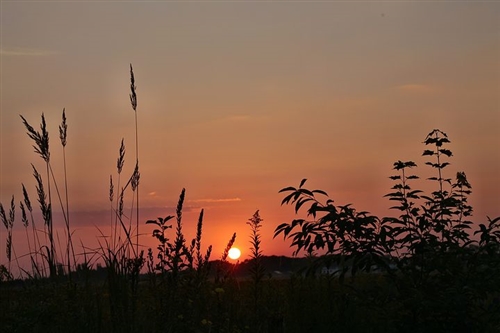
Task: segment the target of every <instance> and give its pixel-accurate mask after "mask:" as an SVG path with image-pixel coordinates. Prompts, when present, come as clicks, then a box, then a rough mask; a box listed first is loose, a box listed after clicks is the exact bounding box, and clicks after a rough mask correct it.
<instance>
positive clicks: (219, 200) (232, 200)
mask: <svg viewBox="0 0 500 333" xmlns="http://www.w3.org/2000/svg"><path fill="white" fill-rule="evenodd" d="M190 201H191V202H207V203H218V202H238V201H241V199H240V198H223V199H196V200H190Z"/></svg>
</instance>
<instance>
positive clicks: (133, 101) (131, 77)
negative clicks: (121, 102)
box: [130, 64, 137, 112]
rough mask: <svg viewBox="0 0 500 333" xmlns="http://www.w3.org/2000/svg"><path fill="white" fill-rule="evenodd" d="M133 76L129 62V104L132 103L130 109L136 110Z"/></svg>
mask: <svg viewBox="0 0 500 333" xmlns="http://www.w3.org/2000/svg"><path fill="white" fill-rule="evenodd" d="M136 88H137V87H136V86H135V78H134V69H133V68H132V64H130V104H132V109H134V111H136V112H137V95H136V93H135V89H136Z"/></svg>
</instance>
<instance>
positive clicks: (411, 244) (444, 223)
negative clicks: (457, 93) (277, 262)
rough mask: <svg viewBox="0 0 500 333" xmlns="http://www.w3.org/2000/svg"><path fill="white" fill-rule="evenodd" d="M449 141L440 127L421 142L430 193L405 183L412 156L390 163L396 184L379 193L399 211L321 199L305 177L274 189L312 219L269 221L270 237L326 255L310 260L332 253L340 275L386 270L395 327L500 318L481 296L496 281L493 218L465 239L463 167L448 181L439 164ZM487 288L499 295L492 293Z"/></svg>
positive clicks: (498, 228) (467, 210) (497, 229)
mask: <svg viewBox="0 0 500 333" xmlns="http://www.w3.org/2000/svg"><path fill="white" fill-rule="evenodd" d="M449 142H450V141H449V139H448V137H447V135H446V134H445V133H444V132H442V131H440V130H433V131H432V132H430V133H429V134H428V135H427V137H426V139H425V141H424V143H425V144H426V145H433V146H434V149H432V150H431V149H426V150H424V153H423V155H424V156H431V157H433V158H435V161H429V162H426V165H429V166H431V167H432V168H434V169H435V170H436V176H435V177H430V178H429V180H430V181H432V182H435V183H436V185H437V189H436V190H434V191H432V192H431V193H430V195H425V194H423V192H422V191H421V190H417V189H414V188H412V186H411V183H412V182H413V181H414V180H416V179H418V178H419V177H418V176H416V175H414V174H411V173H410V172H409V170H410V169H412V168H414V167H416V164H415V163H414V162H413V161H407V162H402V161H398V162H396V163H394V169H395V170H396V171H398V172H399V174H397V175H393V176H391V177H390V178H391V179H392V180H394V181H396V184H395V185H394V186H393V187H392V190H393V191H392V192H390V193H389V194H387V195H386V196H387V197H389V200H391V201H395V202H396V205H394V206H392V207H391V209H394V210H397V211H399V212H400V216H399V217H385V218H383V219H379V218H377V217H375V216H370V215H368V213H367V212H359V213H358V212H357V211H356V210H355V209H354V208H351V207H350V205H345V206H339V207H336V206H335V205H334V204H333V200H331V199H329V198H328V199H327V200H326V202H325V203H323V202H321V201H320V200H319V199H318V198H317V196H319V195H322V196H327V195H326V193H325V192H324V191H321V190H314V191H310V190H308V189H305V188H303V185H304V183H305V181H306V180H305V179H304V180H302V182H301V183H300V185H299V187H298V188H294V187H287V188H284V189H282V190H281V191H280V192H288V194H287V195H286V196H285V198H284V199H283V201H282V204H294V206H295V212H296V213H297V212H298V211H299V210H300V209H301V207H302V206H303V205H304V204H306V203H307V204H308V207H309V208H308V210H307V214H308V216H310V217H312V218H313V220H312V221H306V220H304V219H296V220H293V221H292V222H291V223H283V224H281V225H279V226H278V227H277V228H276V231H275V237H276V236H278V235H280V234H283V236H284V237H285V239H287V238H289V239H291V240H292V244H291V246H292V247H294V248H295V251H294V254H297V253H299V252H300V251H306V252H307V253H314V252H316V251H318V252H321V253H324V254H326V256H322V257H320V259H319V260H318V261H317V262H318V263H320V264H324V263H326V262H327V261H328V260H331V259H332V258H333V259H334V260H336V262H337V263H338V264H339V266H340V279H341V281H343V276H344V274H345V273H346V272H347V268H349V270H350V272H351V274H352V276H353V277H354V274H355V273H356V272H357V271H358V270H361V271H365V272H369V271H370V270H371V269H372V268H377V269H382V271H384V272H386V273H388V274H387V278H388V279H389V281H391V284H392V285H393V286H394V287H396V288H397V291H398V293H399V296H398V297H399V302H400V304H402V305H404V307H405V309H404V310H402V311H403V312H402V313H401V315H402V317H401V319H400V320H401V322H400V325H401V326H400V329H401V330H417V331H419V330H425V329H427V330H429V329H431V330H436V329H437V330H443V329H447V330H449V329H450V328H451V329H454V330H456V329H464V328H466V329H467V330H472V331H477V330H481V327H482V329H484V328H485V327H498V326H495V325H498V323H500V317H499V316H492V314H493V313H494V312H492V311H491V308H492V306H493V305H494V303H491V302H492V300H491V298H488V297H487V298H486V299H489V301H486V303H485V301H484V299H485V298H481V297H480V295H491V293H492V291H493V290H495V287H494V283H493V284H492V282H491V281H498V278H497V277H496V276H497V275H498V273H500V262H499V260H498V259H497V255H498V253H499V252H498V251H499V240H500V238H499V236H500V225H499V224H500V217H499V218H496V219H493V220H492V219H490V218H489V217H488V221H489V226H488V227H486V225H484V224H480V225H479V230H478V231H476V232H475V234H480V235H481V240H480V241H479V242H476V241H474V240H473V239H471V238H470V234H469V233H468V232H467V230H468V229H470V226H471V224H472V222H471V221H469V220H468V218H469V217H470V216H471V213H472V207H471V206H470V205H468V203H467V197H468V195H469V194H470V193H471V185H470V184H469V182H468V180H467V178H466V175H465V173H464V172H458V173H457V177H456V180H455V181H454V182H452V180H451V179H450V178H446V177H445V175H444V169H445V168H446V167H447V166H448V165H449V162H447V161H446V160H445V159H446V158H449V157H451V156H452V152H451V151H450V150H449V149H446V148H444V145H445V144H448V143H449ZM474 244H477V245H474ZM332 255H333V257H332ZM313 269H315V268H313ZM495 274H496V275H495ZM482 276H488V279H487V280H486V279H483V278H482ZM486 281H487V282H486ZM493 295H495V296H494V297H497V298H496V299H498V297H499V295H498V293H497V292H495V293H493ZM485 304H487V308H488V309H489V310H485V308H486V307H485ZM493 309H496V307H493ZM452 313H454V314H452ZM457 314H458V315H457ZM480 316H488V318H489V320H490V322H495V323H496V324H493V326H491V325H490V323H488V324H485V323H484V321H483V322H482V324H478V323H479V322H478V321H477V318H479V317H480ZM481 325H482V326H481Z"/></svg>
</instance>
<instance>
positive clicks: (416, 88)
mask: <svg viewBox="0 0 500 333" xmlns="http://www.w3.org/2000/svg"><path fill="white" fill-rule="evenodd" d="M395 88H396V89H397V90H400V91H403V92H408V93H429V92H434V91H435V90H436V88H435V87H433V86H431V85H428V84H419V83H410V84H402V85H399V86H396V87H395Z"/></svg>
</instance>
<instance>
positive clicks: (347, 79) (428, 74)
mask: <svg viewBox="0 0 500 333" xmlns="http://www.w3.org/2000/svg"><path fill="white" fill-rule="evenodd" d="M0 6H1V7H0V15H1V18H0V19H1V20H0V31H1V40H0V47H1V50H0V52H1V53H0V55H1V64H0V79H1V81H0V82H1V89H0V92H1V96H0V101H1V106H0V114H1V119H0V131H1V132H0V133H1V142H0V144H1V146H0V147H1V150H0V166H1V169H0V201H1V202H2V204H3V205H4V207H6V208H8V207H9V205H10V198H11V196H12V195H15V199H16V203H17V204H18V203H19V200H21V199H22V191H21V183H24V184H25V185H26V186H27V188H28V190H29V192H30V195H31V197H32V201H33V202H35V201H36V190H35V181H34V179H33V176H32V169H31V163H33V164H35V166H36V167H37V168H38V169H39V170H40V171H43V170H44V164H43V161H42V160H41V159H40V157H38V156H36V155H35V153H34V152H33V148H32V142H31V141H30V139H29V138H28V137H27V135H26V131H25V128H24V127H23V124H22V122H21V119H20V117H19V115H20V114H21V115H23V116H24V117H25V118H26V119H27V120H28V121H29V122H30V123H31V124H32V125H33V126H34V127H36V128H38V124H39V122H40V115H41V114H42V113H44V114H45V116H46V119H47V123H48V129H49V133H50V134H51V139H50V140H51V141H50V143H51V153H52V155H51V158H52V166H53V168H54V171H55V172H56V177H57V179H58V182H59V186H60V187H62V186H63V183H64V179H63V173H62V171H63V168H62V149H61V146H60V142H59V138H58V125H59V123H60V121H61V113H62V110H63V108H66V115H67V118H68V144H67V147H66V154H67V168H68V182H69V190H70V193H69V200H70V210H71V214H72V215H71V221H72V227H73V228H74V229H75V236H74V238H75V239H76V241H75V244H78V247H80V245H79V244H80V239H81V240H82V242H83V243H84V244H85V245H86V246H88V247H95V246H96V244H97V242H96V239H97V235H98V234H99V232H98V231H97V227H99V228H100V229H101V230H102V231H103V232H104V233H107V232H108V231H109V219H110V217H109V216H110V210H109V209H110V207H109V206H110V205H109V201H108V192H109V189H108V186H109V176H110V175H113V177H116V159H117V157H118V149H119V146H120V141H121V139H122V138H124V140H125V145H126V148H127V155H126V162H125V167H124V173H123V174H124V176H123V177H126V176H128V175H130V174H131V173H132V171H133V167H134V162H135V161H134V160H135V155H134V154H135V148H134V145H135V141H134V140H135V127H134V126H135V124H134V111H133V110H132V108H131V106H130V101H129V96H128V94H129V92H130V74H129V64H130V63H132V65H133V66H134V72H135V78H136V86H137V96H138V108H137V115H138V125H139V159H140V168H141V169H140V172H141V181H140V205H141V220H143V222H145V221H146V220H147V219H152V218H153V219H154V218H156V217H158V216H163V217H164V216H166V215H169V214H172V213H173V212H174V210H173V209H174V207H175V205H176V203H177V199H178V196H179V193H180V191H181V189H182V188H183V187H185V188H186V203H185V206H186V207H185V216H184V223H185V228H186V233H187V237H188V239H191V238H192V237H194V227H195V224H196V221H197V217H198V214H199V212H200V210H201V209H202V208H204V209H205V218H204V237H203V242H204V246H207V245H209V244H212V245H213V246H214V253H213V256H212V258H213V259H216V258H219V257H220V253H221V252H222V250H223V248H224V246H225V244H226V243H227V241H228V240H229V238H230V237H231V235H232V233H233V232H236V233H237V235H238V236H237V240H236V245H237V246H238V247H240V248H241V249H242V258H243V259H245V258H247V256H248V254H249V251H248V247H249V246H250V244H249V227H248V226H247V225H246V224H245V223H246V221H247V220H248V219H249V218H250V217H252V215H253V213H254V212H255V211H256V210H257V209H259V210H260V215H261V217H262V218H263V219H264V222H263V228H262V235H263V237H262V241H263V243H262V249H263V252H264V254H266V255H271V254H277V255H281V254H285V255H290V254H291V252H292V250H291V249H290V248H289V247H288V246H289V242H285V241H283V239H282V238H278V239H275V240H273V239H272V234H273V231H274V229H275V228H276V226H277V225H278V224H280V223H282V222H289V221H291V220H292V219H293V218H294V216H295V215H294V212H293V209H292V207H289V206H283V207H282V206H280V202H281V199H282V198H283V195H282V194H279V193H278V191H279V190H280V189H281V188H283V187H286V186H298V184H299V182H300V180H301V179H302V178H307V179H308V182H307V183H306V184H307V185H308V186H309V187H310V188H312V189H315V188H319V189H323V190H325V191H327V192H328V194H329V195H330V196H331V198H333V199H334V200H335V202H336V203H338V204H347V203H353V205H354V206H355V207H357V208H358V209H360V210H368V211H370V212H372V213H374V214H380V215H387V214H397V212H390V211H388V210H387V208H388V207H389V206H390V205H391V203H390V202H389V201H388V200H387V199H386V198H383V196H384V195H385V194H386V193H388V192H389V189H390V187H391V186H392V183H391V180H390V179H389V178H388V177H389V176H390V175H392V174H393V171H392V170H391V169H392V164H393V162H394V161H397V160H403V161H406V160H413V161H415V162H416V163H417V165H419V167H418V168H417V169H416V170H415V173H417V174H418V175H421V176H422V177H423V178H425V177H429V176H430V175H431V173H430V172H431V171H430V170H429V169H428V167H426V166H425V165H424V163H425V161H426V159H424V158H423V157H421V154H422V151H423V149H424V145H423V144H422V142H423V140H424V138H425V136H426V135H427V133H429V132H430V131H431V130H432V129H434V128H439V129H441V130H443V131H444V132H446V133H447V134H448V135H449V137H450V140H451V142H452V143H451V145H450V146H449V149H451V150H452V151H453V153H454V155H455V156H454V157H453V158H452V160H451V166H450V167H449V168H448V169H447V175H448V176H449V177H454V175H455V174H456V172H457V171H465V172H466V174H467V176H468V179H469V181H470V182H471V184H472V186H473V194H472V196H471V198H470V203H471V204H472V205H473V206H474V208H475V213H474V221H477V223H484V222H485V220H486V215H488V216H491V217H496V216H499V215H500V195H499V192H498V189H499V188H500V172H499V170H500V130H499V127H500V3H498V2H424V3H417V2H405V1H401V2H387V1H385V2H379V1H364V2H334V1H331V2H330V1H323V2H314V1H312V2H305V1H304V2H286V1H274V2H266V1H264V2H253V1H227V2H226V1H218V2H216V1H197V2H186V3H184V2H166V1H156V2H148V1H136V2H120V1H93V2H84V1H81V2H78V1H64V2H62V1H61V2H58V1H52V2H44V1H33V2H23V1H2V2H1V4H0ZM42 174H44V173H42ZM122 179H123V178H122ZM115 180H116V178H115ZM415 187H419V188H428V184H427V182H425V181H424V180H422V181H421V182H418V183H415ZM130 199H131V197H130V196H129V197H128V198H126V202H125V204H126V210H127V209H130ZM127 200H128V201H127ZM56 202H57V201H56ZM127 204H128V206H127ZM34 206H35V204H34ZM58 209H59V207H57V206H55V210H56V211H57V210H58ZM301 217H304V215H301ZM41 223H42V221H41V220H39V225H41ZM55 224H56V225H57V226H62V225H63V222H62V221H61V220H60V219H59V220H56V221H55ZM14 229H15V230H17V232H16V233H15V234H14V244H15V248H16V252H17V254H18V255H20V254H22V253H26V245H25V244H24V240H25V238H24V230H23V227H22V224H21V221H20V213H19V211H17V220H16V224H15V226H14ZM140 231H141V233H144V234H145V235H144V236H142V237H141V244H143V245H144V246H145V248H147V247H154V246H155V242H154V240H153V239H152V237H151V236H150V233H151V231H152V228H151V227H150V226H149V225H147V226H146V225H145V224H142V225H141V230H140ZM5 236H6V231H5V228H4V227H3V225H2V226H1V237H0V263H5V261H6V259H5V258H6V256H5V238H6V237H5ZM62 236H63V234H62V233H61V235H60V237H62ZM16 239H17V241H16Z"/></svg>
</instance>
